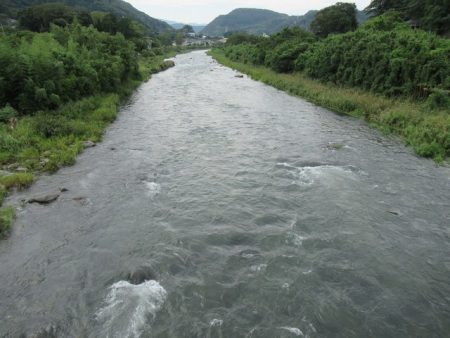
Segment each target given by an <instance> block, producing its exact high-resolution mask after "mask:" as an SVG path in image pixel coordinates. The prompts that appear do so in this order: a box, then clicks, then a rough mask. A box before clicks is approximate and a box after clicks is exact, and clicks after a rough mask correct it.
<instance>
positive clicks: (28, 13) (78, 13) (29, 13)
mask: <svg viewBox="0 0 450 338" xmlns="http://www.w3.org/2000/svg"><path fill="white" fill-rule="evenodd" d="M75 20H77V21H78V23H80V24H81V25H83V26H89V25H90V24H92V18H91V15H90V14H89V13H88V12H85V11H83V10H79V9H76V8H74V7H70V6H66V5H64V4H60V3H49V4H42V5H38V6H32V7H29V8H27V9H26V10H24V11H22V12H20V13H19V23H20V25H21V26H22V27H24V28H26V29H29V30H31V31H34V32H48V31H49V30H50V26H51V24H55V25H58V26H63V27H64V26H67V25H69V24H71V23H73V22H74V21H75Z"/></svg>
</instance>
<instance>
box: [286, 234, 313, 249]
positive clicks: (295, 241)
mask: <svg viewBox="0 0 450 338" xmlns="http://www.w3.org/2000/svg"><path fill="white" fill-rule="evenodd" d="M306 239H308V238H307V237H303V236H300V235H298V234H295V233H292V232H291V233H289V234H288V239H287V240H286V243H288V244H292V245H294V246H297V247H300V246H302V245H303V241H304V240H306Z"/></svg>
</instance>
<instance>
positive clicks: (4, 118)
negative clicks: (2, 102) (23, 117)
mask: <svg viewBox="0 0 450 338" xmlns="http://www.w3.org/2000/svg"><path fill="white" fill-rule="evenodd" d="M18 115H19V114H18V113H17V110H15V109H14V108H13V107H11V106H10V105H9V104H7V105H6V106H5V107H3V108H2V109H0V122H3V123H7V122H9V121H10V120H11V119H12V118H15V117H17V116H18Z"/></svg>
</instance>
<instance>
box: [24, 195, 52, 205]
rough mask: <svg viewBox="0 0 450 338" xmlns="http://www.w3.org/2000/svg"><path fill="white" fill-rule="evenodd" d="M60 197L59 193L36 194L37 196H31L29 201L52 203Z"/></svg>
mask: <svg viewBox="0 0 450 338" xmlns="http://www.w3.org/2000/svg"><path fill="white" fill-rule="evenodd" d="M58 197H59V194H49V195H43V196H36V197H33V198H30V199H29V200H28V203H38V204H50V203H52V202H54V201H56V200H57V199H58Z"/></svg>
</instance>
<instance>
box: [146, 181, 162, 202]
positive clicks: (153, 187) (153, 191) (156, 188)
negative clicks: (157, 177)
mask: <svg viewBox="0 0 450 338" xmlns="http://www.w3.org/2000/svg"><path fill="white" fill-rule="evenodd" d="M145 186H146V187H147V195H148V196H149V197H151V198H153V197H155V196H156V195H158V194H159V193H160V192H161V185H159V184H158V183H156V182H145Z"/></svg>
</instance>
